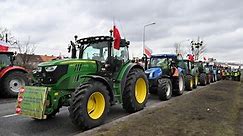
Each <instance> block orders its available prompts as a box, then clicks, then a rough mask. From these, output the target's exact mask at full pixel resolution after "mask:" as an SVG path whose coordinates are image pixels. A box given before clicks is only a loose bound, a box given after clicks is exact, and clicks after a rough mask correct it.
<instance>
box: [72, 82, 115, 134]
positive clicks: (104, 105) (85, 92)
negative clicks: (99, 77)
mask: <svg viewBox="0 0 243 136" xmlns="http://www.w3.org/2000/svg"><path fill="white" fill-rule="evenodd" d="M109 99H110V97H109V95H108V90H107V87H106V86H105V85H104V84H103V83H101V82H98V81H92V82H87V83H84V84H82V85H80V86H79V87H78V88H77V89H76V90H75V91H74V93H72V96H71V101H70V107H69V109H68V110H69V113H70V115H69V117H70V118H71V120H72V122H73V123H74V124H75V125H77V126H79V127H80V128H81V129H83V130H87V129H90V128H93V127H96V126H99V125H101V124H102V123H103V122H104V121H105V118H106V116H107V113H108V111H109V106H110V104H109Z"/></svg>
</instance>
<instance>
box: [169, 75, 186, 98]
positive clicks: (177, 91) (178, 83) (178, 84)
mask: <svg viewBox="0 0 243 136" xmlns="http://www.w3.org/2000/svg"><path fill="white" fill-rule="evenodd" d="M173 87H174V89H173V92H172V93H173V94H174V95H177V96H178V95H182V94H183V92H184V90H185V80H184V76H183V75H182V74H181V73H180V74H179V76H178V77H174V79H173Z"/></svg>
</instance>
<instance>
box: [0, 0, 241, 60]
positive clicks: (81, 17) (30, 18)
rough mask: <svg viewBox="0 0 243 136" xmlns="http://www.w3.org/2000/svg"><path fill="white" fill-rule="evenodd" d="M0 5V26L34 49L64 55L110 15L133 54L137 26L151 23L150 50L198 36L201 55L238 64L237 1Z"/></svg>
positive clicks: (105, 27)
mask: <svg viewBox="0 0 243 136" xmlns="http://www.w3.org/2000/svg"><path fill="white" fill-rule="evenodd" d="M0 7H1V8H0V13H1V16H0V26H1V27H7V28H8V29H10V30H11V31H12V33H14V35H15V36H16V37H17V38H18V39H20V40H27V39H28V36H30V38H31V41H32V42H33V43H35V44H36V45H37V46H38V47H37V50H36V53H37V54H49V55H51V54H53V55H58V54H59V53H61V54H67V45H68V43H69V41H70V40H73V36H74V35H75V34H77V35H78V36H79V37H85V36H90V35H108V31H109V29H111V28H112V24H113V17H114V18H115V23H116V25H117V27H118V29H119V30H120V33H121V34H122V36H123V37H124V36H125V37H126V38H127V39H128V40H130V41H131V46H130V49H131V52H132V55H134V56H138V55H141V51H142V32H143V26H144V25H145V24H148V23H151V22H156V25H153V26H149V27H147V28H146V45H147V46H149V47H150V48H151V49H152V50H153V52H154V53H171V52H173V51H174V44H175V42H180V41H183V40H186V39H193V40H196V39H197V36H200V37H201V38H202V39H203V40H204V42H205V43H206V46H207V52H206V54H205V56H208V57H215V58H216V59H217V60H219V61H235V62H241V63H243V40H242V37H243V19H242V18H243V12H242V11H243V1H242V0H119V1H117V0H70V1H67V0H39V1H34V0H11V1H10V0H0ZM182 46H185V48H188V46H189V42H183V43H182Z"/></svg>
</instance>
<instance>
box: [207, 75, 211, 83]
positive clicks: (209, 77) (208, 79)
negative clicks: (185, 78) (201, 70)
mask: <svg viewBox="0 0 243 136" xmlns="http://www.w3.org/2000/svg"><path fill="white" fill-rule="evenodd" d="M206 78H207V84H210V83H211V75H210V74H207V77H206Z"/></svg>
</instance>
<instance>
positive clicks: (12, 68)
mask: <svg viewBox="0 0 243 136" xmlns="http://www.w3.org/2000/svg"><path fill="white" fill-rule="evenodd" d="M11 71H21V72H24V73H27V71H26V70H25V68H23V67H20V66H8V67H6V68H4V69H3V70H1V72H0V78H2V77H4V76H5V75H7V74H8V73H9V72H11Z"/></svg>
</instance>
